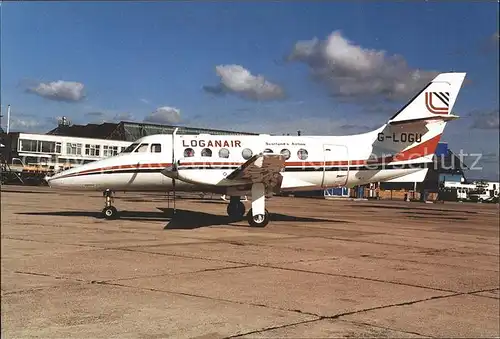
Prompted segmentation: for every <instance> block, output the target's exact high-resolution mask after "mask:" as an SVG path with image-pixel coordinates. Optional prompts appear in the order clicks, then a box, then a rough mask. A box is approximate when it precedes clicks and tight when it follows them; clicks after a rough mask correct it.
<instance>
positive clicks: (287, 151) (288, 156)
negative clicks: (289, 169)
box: [281, 148, 291, 160]
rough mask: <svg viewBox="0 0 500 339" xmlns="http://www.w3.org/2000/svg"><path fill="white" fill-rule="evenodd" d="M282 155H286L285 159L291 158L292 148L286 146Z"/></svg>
mask: <svg viewBox="0 0 500 339" xmlns="http://www.w3.org/2000/svg"><path fill="white" fill-rule="evenodd" d="M281 155H282V156H284V157H285V160H288V159H290V155H291V153H290V150H288V149H286V148H284V149H282V150H281Z"/></svg>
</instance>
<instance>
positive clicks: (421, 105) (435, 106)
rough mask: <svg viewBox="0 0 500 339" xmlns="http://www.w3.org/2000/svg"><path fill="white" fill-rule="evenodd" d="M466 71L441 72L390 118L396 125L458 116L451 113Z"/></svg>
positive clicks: (391, 122) (392, 123) (390, 122)
mask: <svg viewBox="0 0 500 339" xmlns="http://www.w3.org/2000/svg"><path fill="white" fill-rule="evenodd" d="M465 74H466V73H441V74H439V75H438V76H437V77H435V78H434V80H432V81H431V82H430V83H429V84H428V85H427V86H425V87H424V88H423V89H422V90H421V91H420V93H418V94H417V95H416V96H415V97H414V98H413V99H412V100H410V101H409V102H408V104H407V105H406V106H404V107H403V108H402V109H401V110H399V112H397V113H396V114H395V115H394V116H393V117H392V118H391V119H390V120H389V124H391V125H396V124H401V123H405V122H413V121H421V120H442V121H448V120H451V119H456V118H458V117H457V116H456V115H453V114H451V112H452V110H453V106H454V105H455V101H456V100H457V96H458V92H459V91H460V88H461V87H462V83H463V82H464V79H465Z"/></svg>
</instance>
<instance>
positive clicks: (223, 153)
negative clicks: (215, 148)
mask: <svg viewBox="0 0 500 339" xmlns="http://www.w3.org/2000/svg"><path fill="white" fill-rule="evenodd" d="M219 157H220V158H229V150H228V149H227V148H221V149H220V151H219Z"/></svg>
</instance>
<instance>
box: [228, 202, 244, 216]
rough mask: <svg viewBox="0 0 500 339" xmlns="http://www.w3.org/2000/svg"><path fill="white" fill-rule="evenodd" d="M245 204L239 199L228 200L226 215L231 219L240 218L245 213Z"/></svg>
mask: <svg viewBox="0 0 500 339" xmlns="http://www.w3.org/2000/svg"><path fill="white" fill-rule="evenodd" d="M245 210H246V208H245V204H243V203H242V202H241V201H238V202H230V203H229V205H227V215H229V217H230V218H232V219H241V218H243V216H244V215H245Z"/></svg>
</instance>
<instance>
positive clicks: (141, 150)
mask: <svg viewBox="0 0 500 339" xmlns="http://www.w3.org/2000/svg"><path fill="white" fill-rule="evenodd" d="M148 146H149V144H141V145H140V146H139V147H137V149H136V150H135V153H144V152H147V151H148Z"/></svg>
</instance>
